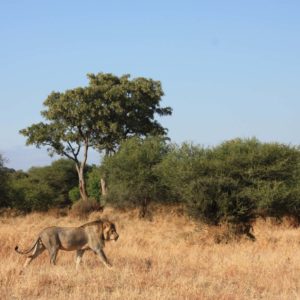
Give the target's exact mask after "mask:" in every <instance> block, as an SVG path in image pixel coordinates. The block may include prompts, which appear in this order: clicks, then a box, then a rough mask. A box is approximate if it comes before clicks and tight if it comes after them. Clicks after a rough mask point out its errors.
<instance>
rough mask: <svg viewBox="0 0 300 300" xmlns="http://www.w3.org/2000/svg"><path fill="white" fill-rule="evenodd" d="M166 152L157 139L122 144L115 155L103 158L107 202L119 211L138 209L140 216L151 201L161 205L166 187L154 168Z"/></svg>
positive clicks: (165, 147) (132, 139)
mask: <svg viewBox="0 0 300 300" xmlns="http://www.w3.org/2000/svg"><path fill="white" fill-rule="evenodd" d="M167 152H168V146H167V144H166V142H165V140H164V139H163V138H161V137H149V138H146V139H141V138H137V137H134V138H131V139H128V140H126V141H124V142H123V143H122V144H121V146H120V149H119V151H118V152H117V153H115V154H114V155H113V156H107V157H105V158H104V161H103V164H102V168H101V169H102V172H103V174H106V179H107V183H108V191H109V193H108V197H107V201H108V202H110V203H112V204H114V205H116V206H119V207H124V206H133V207H140V208H141V210H140V215H141V216H144V215H145V214H146V212H147V208H148V204H149V203H150V202H151V201H164V200H165V194H166V187H165V186H164V185H162V184H161V182H160V179H159V176H158V174H157V170H156V167H157V165H158V164H159V163H160V162H161V160H162V159H163V157H164V155H166V153H167Z"/></svg>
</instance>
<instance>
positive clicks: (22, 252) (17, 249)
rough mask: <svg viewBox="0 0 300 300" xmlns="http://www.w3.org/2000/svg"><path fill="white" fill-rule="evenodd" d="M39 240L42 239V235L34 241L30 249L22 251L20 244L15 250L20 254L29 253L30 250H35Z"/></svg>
mask: <svg viewBox="0 0 300 300" xmlns="http://www.w3.org/2000/svg"><path fill="white" fill-rule="evenodd" d="M39 240H40V237H38V238H37V240H36V241H35V242H34V244H33V245H32V247H31V248H30V249H28V250H24V251H21V250H19V246H16V247H15V251H16V252H18V253H19V254H28V253H29V252H31V251H32V250H33V248H34V247H35V246H36V244H37V243H38V242H39Z"/></svg>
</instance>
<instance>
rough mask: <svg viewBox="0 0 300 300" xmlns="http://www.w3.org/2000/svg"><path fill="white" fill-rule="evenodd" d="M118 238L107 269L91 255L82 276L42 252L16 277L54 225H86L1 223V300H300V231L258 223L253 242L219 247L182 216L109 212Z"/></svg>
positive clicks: (36, 220) (45, 219)
mask: <svg viewBox="0 0 300 300" xmlns="http://www.w3.org/2000/svg"><path fill="white" fill-rule="evenodd" d="M103 216H105V217H108V218H109V219H111V220H112V221H114V222H115V223H116V225H117V230H118V232H119V234H120V238H119V240H118V241H117V242H111V243H107V245H106V247H105V252H106V254H107V256H108V258H109V259H110V261H111V262H112V264H113V266H114V267H113V269H112V270H108V269H106V268H105V267H104V266H103V265H102V264H101V262H100V260H99V259H98V258H97V257H96V256H95V255H94V254H93V253H91V252H86V253H85V255H84V257H83V263H82V265H81V267H80V270H79V271H76V270H75V262H74V258H75V253H74V252H64V251H60V252H59V254H58V259H57V265H56V266H50V264H49V257H48V253H47V252H44V253H43V254H42V255H41V256H40V257H38V258H37V259H36V260H34V261H33V262H32V264H31V265H30V266H29V267H28V269H27V270H26V271H25V272H24V273H23V274H22V275H19V272H20V270H21V267H22V265H23V263H24V261H25V257H24V256H21V255H19V254H17V253H16V252H15V251H14V247H15V245H16V244H18V245H19V246H20V248H21V249H24V248H28V247H29V246H30V245H31V244H32V242H33V241H34V239H35V237H36V235H37V234H38V232H39V231H40V230H41V229H43V228H44V227H47V226H50V225H59V226H79V225H81V224H82V223H85V222H87V220H78V219H76V218H71V217H69V216H66V217H57V216H55V215H54V214H37V213H33V214H29V215H26V216H18V217H15V218H12V217H8V218H7V217H1V218H0V239H1V245H0V255H1V262H0V299H1V300H4V299H22V300H23V299H86V300H88V299H144V300H147V299H300V255H299V249H300V229H294V228H290V227H288V226H287V225H286V224H282V225H280V226H278V225H273V224H271V222H270V221H267V222H265V221H263V220H260V221H258V222H257V223H256V224H255V225H254V233H255V236H256V238H257V241H256V242H251V241H248V240H246V239H244V240H242V241H240V242H230V243H227V244H223V243H221V244H216V243H214V238H213V237H214V235H215V233H216V229H213V228H210V227H207V226H205V225H202V226H199V225H196V224H195V223H193V222H192V221H191V220H188V219H187V218H186V217H184V216H183V215H182V214H180V213H179V212H178V209H177V208H167V209H159V210H157V211H156V212H155V213H154V214H153V219H152V220H140V219H138V218H137V212H136V211H133V212H119V211H115V210H113V209H110V208H108V209H106V210H104V212H103V213H93V214H92V215H90V217H89V220H94V219H96V218H98V217H103Z"/></svg>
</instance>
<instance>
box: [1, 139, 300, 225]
mask: <svg viewBox="0 0 300 300" xmlns="http://www.w3.org/2000/svg"><path fill="white" fill-rule="evenodd" d="M0 170H1V172H0V177H1V181H0V182H1V185H0V189H1V206H2V207H7V206H10V207H15V208H17V209H20V210H23V211H26V212H29V211H33V210H47V209H49V208H51V207H65V206H70V205H71V204H72V203H74V202H76V201H77V200H79V198H80V193H79V190H78V183H77V173H76V169H75V168H74V165H73V163H72V161H70V160H65V159H61V160H58V161H55V162H53V163H52V165H51V166H47V167H34V168H31V169H30V170H29V171H28V172H20V171H14V172H13V171H12V170H8V169H5V168H4V165H3V158H2V157H1V169H0ZM101 178H105V181H106V183H107V187H108V193H107V195H105V196H103V195H101V184H100V181H101ZM86 182H87V193H88V195H89V197H90V198H93V199H95V200H96V201H99V202H100V203H101V204H102V205H106V204H110V205H113V206H116V207H126V208H130V207H132V208H136V207H138V208H139V209H140V215H141V216H145V215H146V214H147V211H148V209H149V204H150V203H151V202H158V203H161V204H164V203H182V204H184V206H185V207H186V212H187V214H189V215H190V216H192V217H194V218H195V219H198V220H201V221H204V222H206V223H209V224H219V223H221V222H227V223H231V224H240V223H246V224H247V223H251V222H252V221H253V220H255V219H256V218H257V217H258V216H264V217H266V216H272V217H276V218H282V217H283V216H290V217H293V218H295V219H297V220H299V217H300V186H299V183H300V151H299V148H298V147H293V146H290V145H284V144H279V143H262V142H260V141H258V140H257V139H254V138H253V139H234V140H230V141H227V142H224V143H222V144H220V145H218V146H216V147H212V148H209V147H202V146H198V145H193V144H187V143H184V144H182V145H180V146H178V145H175V144H172V143H170V142H169V141H168V140H167V139H166V138H165V137H160V136H156V137H148V138H140V137H132V138H130V139H127V140H124V141H123V142H122V143H121V144H120V147H119V149H118V151H116V152H115V153H114V154H112V155H109V156H105V157H104V159H103V161H102V163H101V165H100V166H87V170H86Z"/></svg>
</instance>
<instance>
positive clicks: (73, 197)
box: [69, 186, 80, 203]
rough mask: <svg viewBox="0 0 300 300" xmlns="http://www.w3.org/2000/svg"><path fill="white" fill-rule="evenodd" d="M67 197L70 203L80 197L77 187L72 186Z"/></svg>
mask: <svg viewBox="0 0 300 300" xmlns="http://www.w3.org/2000/svg"><path fill="white" fill-rule="evenodd" d="M69 199H70V200H71V201H72V203H75V202H76V201H78V200H79V199H80V192H79V187H78V186H74V187H73V188H72V189H71V190H70V191H69Z"/></svg>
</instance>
